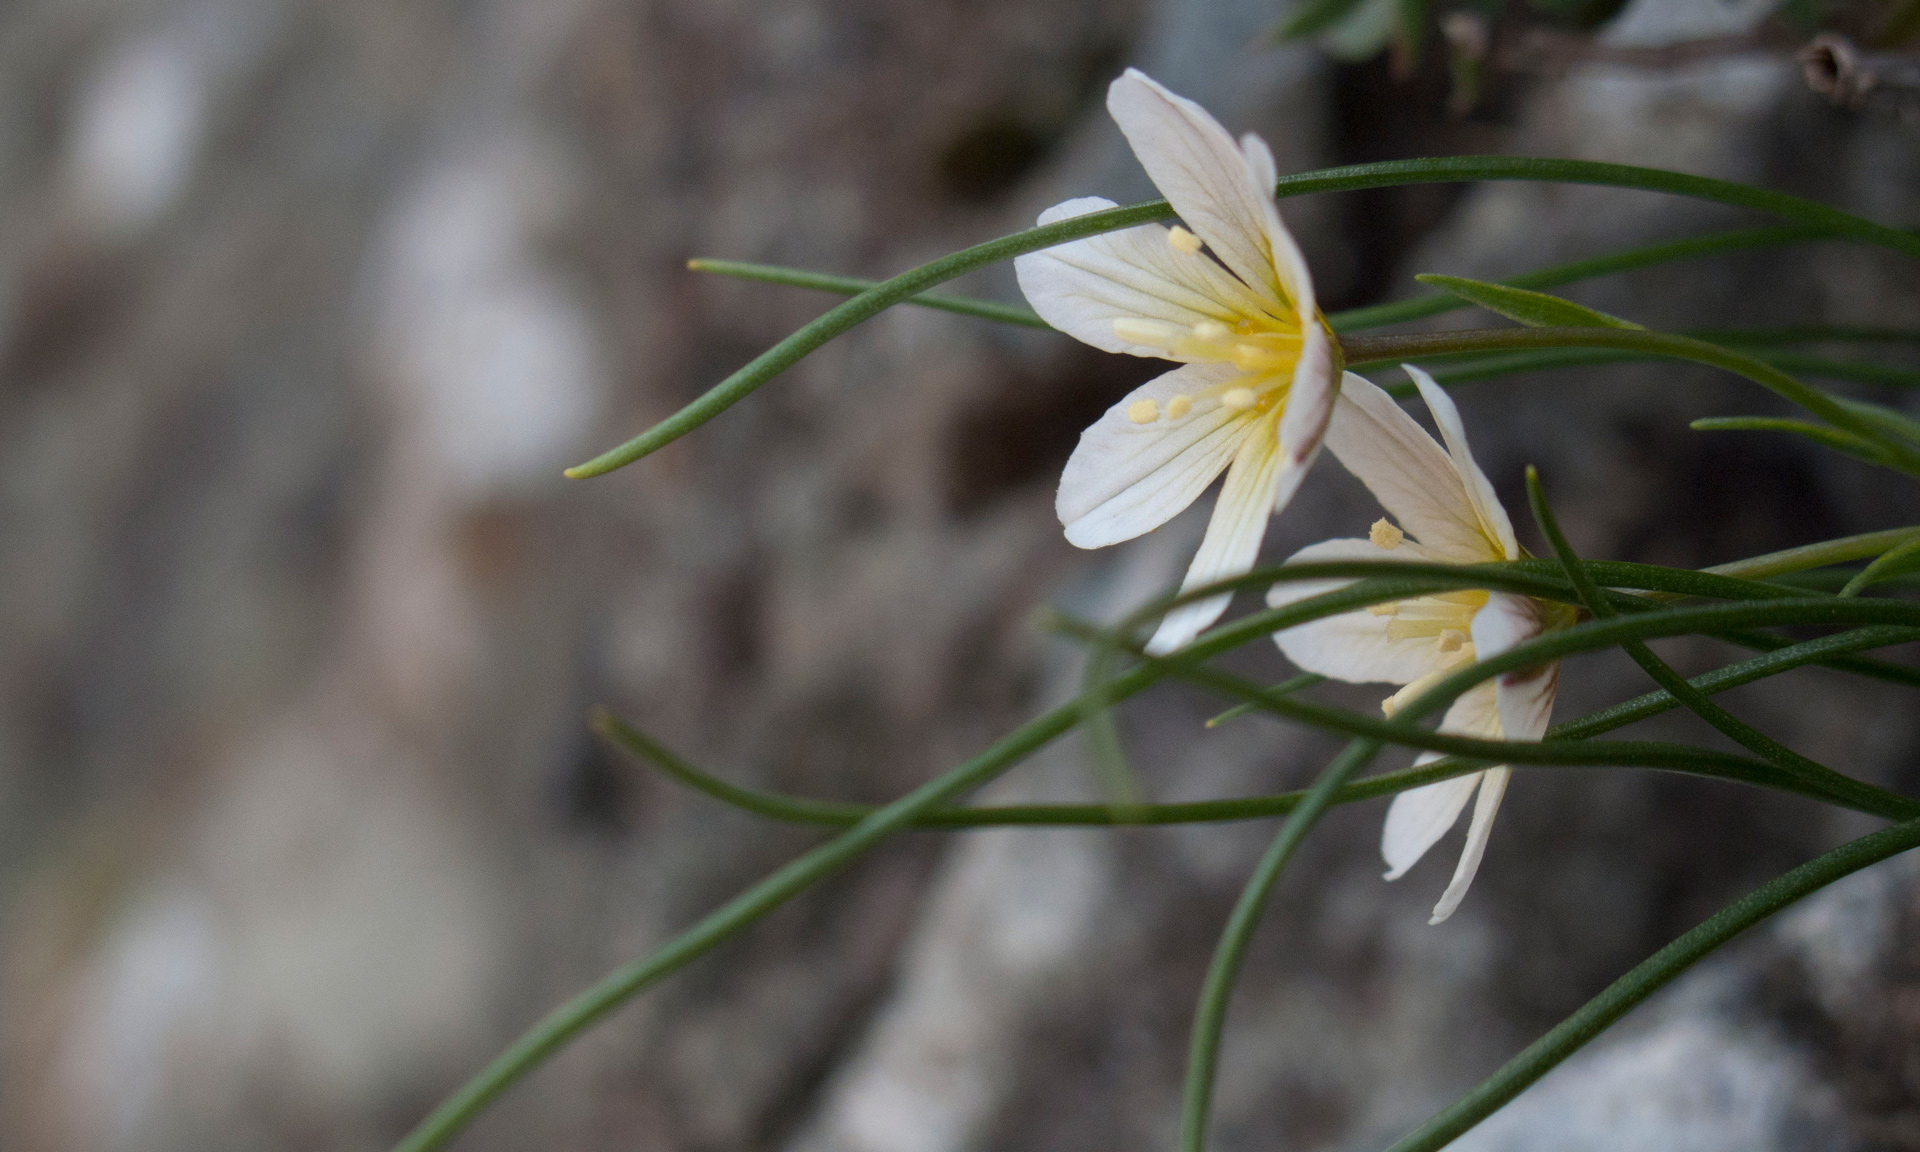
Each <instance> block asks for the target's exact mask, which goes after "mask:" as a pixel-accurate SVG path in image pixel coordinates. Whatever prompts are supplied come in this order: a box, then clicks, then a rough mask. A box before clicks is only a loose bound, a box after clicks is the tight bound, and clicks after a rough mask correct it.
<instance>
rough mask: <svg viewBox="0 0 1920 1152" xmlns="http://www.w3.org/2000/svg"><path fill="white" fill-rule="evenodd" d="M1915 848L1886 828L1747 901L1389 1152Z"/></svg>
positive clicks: (1419, 1146)
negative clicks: (1828, 892) (1749, 938)
mask: <svg viewBox="0 0 1920 1152" xmlns="http://www.w3.org/2000/svg"><path fill="white" fill-rule="evenodd" d="M1915 847H1920V820H1910V821H1908V822H1906V823H1904V824H1896V825H1894V826H1893V827H1891V828H1883V829H1881V830H1880V831H1878V832H1875V833H1873V834H1872V835H1869V836H1863V837H1861V838H1860V839H1858V840H1854V841H1852V842H1850V843H1847V844H1843V845H1841V846H1840V847H1839V848H1836V849H1834V850H1833V851H1831V852H1828V853H1827V854H1826V855H1824V856H1821V857H1819V858H1818V859H1815V860H1812V861H1810V862H1808V863H1806V864H1802V865H1801V866H1800V867H1798V868H1795V869H1794V870H1793V871H1791V872H1789V873H1787V874H1786V875H1784V876H1782V877H1780V878H1779V879H1777V880H1774V881H1772V882H1770V883H1768V884H1765V885H1762V886H1761V887H1760V888H1757V889H1755V890H1754V891H1753V892H1751V893H1748V894H1747V895H1746V896H1744V897H1742V898H1740V899H1739V900H1737V901H1735V902H1734V903H1732V904H1730V905H1728V906H1727V907H1726V908H1723V909H1721V910H1720V911H1719V912H1717V913H1715V914H1714V915H1713V916H1711V917H1709V918H1708V919H1707V920H1706V921H1704V922H1703V923H1701V924H1700V925H1699V926H1698V927H1696V928H1694V929H1693V930H1691V931H1689V932H1688V933H1686V934H1685V935H1683V936H1681V937H1680V938H1679V939H1678V940H1675V941H1674V942H1673V943H1671V944H1669V945H1667V946H1666V947H1665V948H1662V949H1661V950H1660V951H1658V952H1656V953H1654V954H1653V955H1652V956H1650V957H1648V958H1647V959H1646V960H1644V961H1642V962H1641V963H1640V964H1638V965H1636V966H1635V967H1634V968H1633V970H1632V971H1630V972H1628V973H1627V974H1626V975H1625V976H1622V977H1621V978H1620V979H1618V980H1616V981H1614V982H1613V983H1612V984H1611V985H1609V986H1608V987H1607V989H1606V991H1604V992H1602V993H1600V995H1598V996H1595V997H1594V998H1593V999H1592V1000H1589V1001H1587V1003H1586V1004H1585V1005H1583V1006H1582V1007H1581V1008H1580V1010H1579V1011H1577V1012H1575V1013H1574V1014H1573V1015H1571V1016H1569V1017H1567V1018H1566V1019H1565V1020H1563V1021H1561V1022H1560V1023H1559V1024H1556V1025H1555V1026H1554V1027H1553V1029H1552V1030H1551V1031H1549V1032H1548V1033H1547V1034H1546V1035H1545V1036H1542V1037H1541V1038H1540V1039H1538V1040H1536V1041H1534V1042H1533V1043H1532V1044H1530V1045H1528V1046H1527V1049H1526V1050H1525V1051H1524V1052H1522V1053H1520V1054H1519V1055H1518V1056H1515V1057H1514V1058H1513V1059H1512V1060H1509V1061H1507V1063H1506V1064H1505V1065H1503V1066H1502V1067H1501V1068H1500V1070H1499V1071H1498V1072H1495V1073H1494V1074H1493V1075H1492V1076H1489V1077H1487V1079H1485V1080H1483V1081H1481V1083H1480V1084H1479V1086H1478V1087H1476V1088H1474V1089H1473V1090H1472V1091H1471V1092H1468V1093H1467V1094H1466V1095H1465V1096H1462V1097H1461V1098H1460V1099H1458V1100H1456V1101H1454V1102H1453V1103H1452V1104H1450V1105H1448V1106H1447V1107H1446V1108H1445V1109H1443V1110H1441V1111H1440V1112H1439V1113H1438V1114H1436V1115H1435V1116H1434V1117H1433V1119H1431V1120H1428V1121H1427V1122H1426V1123H1425V1124H1422V1125H1421V1126H1420V1127H1419V1128H1417V1129H1415V1130H1414V1131H1412V1132H1410V1133H1408V1134H1407V1135H1406V1136H1405V1137H1403V1138H1401V1139H1400V1140H1398V1141H1397V1142H1395V1143H1394V1145H1393V1146H1392V1147H1391V1148H1389V1149H1388V1150H1387V1152H1438V1150H1439V1149H1441V1148H1444V1147H1446V1146H1447V1145H1448V1144H1450V1143H1452V1142H1453V1141H1454V1140H1456V1139H1458V1138H1459V1137H1460V1135H1461V1134H1462V1133H1464V1132H1466V1131H1467V1130H1468V1129H1469V1128H1472V1127H1473V1126H1474V1125H1476V1124H1478V1123H1479V1122H1480V1121H1482V1120H1484V1119H1486V1118H1487V1117H1488V1116H1490V1115H1492V1114H1493V1113H1494V1112H1495V1111H1497V1110H1498V1109H1499V1108H1500V1107H1501V1106H1502V1105H1504V1104H1506V1103H1507V1102H1508V1101H1509V1100H1512V1099H1513V1098H1514V1097H1515V1096H1518V1095H1519V1094H1520V1093H1521V1092H1523V1091H1525V1090H1526V1089H1527V1087H1528V1086H1529V1085H1531V1084H1532V1083H1533V1082H1534V1081H1536V1080H1538V1079H1540V1077H1542V1076H1544V1075H1546V1074H1547V1073H1548V1072H1550V1071H1552V1070H1553V1069H1554V1068H1555V1067H1556V1066H1558V1065H1559V1064H1560V1063H1561V1061H1563V1060H1565V1059H1566V1058H1567V1057H1569V1056H1571V1055H1573V1054H1574V1053H1575V1052H1577V1051H1579V1049H1580V1048H1581V1046H1582V1045H1584V1044H1586V1043H1587V1041H1589V1040H1592V1039H1593V1038H1594V1037H1595V1036H1598V1035H1599V1034H1600V1033H1601V1032H1602V1031H1604V1030H1605V1029H1606V1028H1607V1027H1608V1026H1609V1025H1611V1024H1612V1023H1613V1022H1614V1021H1616V1020H1618V1019H1620V1018H1621V1017H1622V1016H1625V1015H1626V1014H1627V1013H1628V1012H1629V1011H1630V1010H1632V1009H1633V1007H1634V1006H1635V1005H1637V1004H1639V1003H1640V1002H1641V1001H1643V1000H1645V999H1646V998H1647V997H1649V996H1651V995H1653V994H1654V993H1655V992H1657V991H1659V990H1660V989H1661V988H1662V987H1664V986H1665V985H1666V984H1667V983H1668V982H1670V981H1671V980H1673V979H1674V977H1676V976H1678V975H1680V974H1681V973H1682V972H1685V971H1686V970H1687V969H1689V968H1691V967H1693V965H1694V964H1696V963H1697V962H1699V961H1700V960H1701V959H1702V958H1703V957H1705V956H1707V955H1709V954H1710V953H1712V952H1713V951H1714V950H1715V949H1716V948H1719V947H1720V946H1722V945H1723V944H1726V943H1727V942H1728V941H1730V940H1732V939H1733V938H1734V937H1736V936H1738V935H1740V934H1741V933H1742V932H1745V931H1746V930H1747V929H1748V928H1751V927H1753V926H1754V925H1755V924H1758V923H1760V922H1761V921H1762V920H1765V919H1766V918H1767V917H1769V916H1771V915H1773V914H1774V913H1776V912H1778V911H1780V910H1781V909H1782V908H1785V907H1787V906H1788V905H1790V904H1792V903H1794V902H1795V901H1796V900H1800V899H1802V898H1804V897H1806V896H1809V895H1811V894H1812V893H1814V892H1817V891H1819V890H1820V889H1822V888H1824V887H1826V886H1827V885H1829V884H1831V883H1833V882H1834V881H1836V880H1839V879H1841V878H1842V877H1845V876H1849V875H1851V874H1853V873H1854V872H1858V871H1859V870H1860V869H1862V868H1865V867H1867V866H1868V865H1870V864H1877V863H1879V862H1880V861H1882V860H1885V859H1887V858H1888V857H1890V856H1897V855H1899V854H1900V853H1902V852H1906V851H1908V850H1910V849H1912V848H1915Z"/></svg>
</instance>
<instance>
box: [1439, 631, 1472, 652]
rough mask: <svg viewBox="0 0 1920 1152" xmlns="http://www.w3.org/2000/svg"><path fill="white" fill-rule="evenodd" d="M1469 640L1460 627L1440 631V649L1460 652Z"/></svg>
mask: <svg viewBox="0 0 1920 1152" xmlns="http://www.w3.org/2000/svg"><path fill="white" fill-rule="evenodd" d="M1466 642H1467V634H1466V633H1465V632H1462V631H1460V630H1459V629H1458V628H1448V629H1445V630H1443V631H1442V632H1441V633H1440V651H1442V652H1458V651H1460V649H1461V647H1463V646H1464V645H1465V644H1466Z"/></svg>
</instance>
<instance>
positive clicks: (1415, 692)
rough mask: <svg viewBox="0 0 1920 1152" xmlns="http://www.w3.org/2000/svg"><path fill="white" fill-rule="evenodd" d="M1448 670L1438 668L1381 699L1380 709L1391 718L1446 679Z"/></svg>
mask: <svg viewBox="0 0 1920 1152" xmlns="http://www.w3.org/2000/svg"><path fill="white" fill-rule="evenodd" d="M1447 671H1448V670H1447V669H1438V670H1435V671H1433V672H1429V673H1427V674H1426V675H1425V676H1422V677H1420V678H1419V679H1418V680H1415V681H1414V682H1413V683H1411V684H1409V685H1407V686H1406V687H1405V688H1402V689H1400V691H1398V692H1395V693H1394V694H1393V695H1391V696H1389V697H1387V698H1386V699H1385V700H1382V701H1380V711H1382V712H1384V713H1386V714H1387V717H1388V718H1389V719H1391V718H1392V717H1393V714H1394V713H1395V712H1398V711H1400V709H1402V708H1404V707H1406V706H1407V702H1408V701H1410V700H1412V699H1413V698H1414V697H1416V696H1419V695H1420V694H1421V693H1423V692H1425V691H1426V690H1427V689H1429V688H1431V687H1433V686H1434V685H1435V684H1438V683H1440V681H1442V680H1444V679H1446V678H1447Z"/></svg>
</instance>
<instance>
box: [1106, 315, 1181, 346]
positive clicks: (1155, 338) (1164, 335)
mask: <svg viewBox="0 0 1920 1152" xmlns="http://www.w3.org/2000/svg"><path fill="white" fill-rule="evenodd" d="M1113 334H1114V336H1116V337H1118V338H1119V339H1120V340H1123V341H1125V342H1126V343H1128V344H1144V345H1146V346H1147V347H1149V348H1165V347H1167V346H1168V345H1170V344H1172V343H1173V342H1174V341H1175V340H1177V339H1178V338H1179V330H1178V329H1176V328H1175V327H1174V326H1173V325H1171V324H1166V323H1163V322H1161V321H1159V320H1140V319H1136V318H1135V317H1132V316H1122V317H1120V318H1119V319H1118V320H1115V321H1114V322H1113Z"/></svg>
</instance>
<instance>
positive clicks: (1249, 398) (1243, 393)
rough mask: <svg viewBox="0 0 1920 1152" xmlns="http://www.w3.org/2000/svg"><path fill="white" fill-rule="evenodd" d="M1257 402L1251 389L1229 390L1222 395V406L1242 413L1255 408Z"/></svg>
mask: <svg viewBox="0 0 1920 1152" xmlns="http://www.w3.org/2000/svg"><path fill="white" fill-rule="evenodd" d="M1257 400H1258V397H1256V396H1255V395H1254V394H1253V389H1251V388H1229V389H1227V390H1226V391H1225V392H1222V393H1221V394H1220V403H1221V404H1222V405H1224V406H1225V407H1228V408H1233V409H1235V410H1237V411H1241V412H1244V411H1246V410H1247V409H1249V408H1251V407H1253V406H1254V404H1255V402H1256V401H1257Z"/></svg>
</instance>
